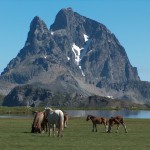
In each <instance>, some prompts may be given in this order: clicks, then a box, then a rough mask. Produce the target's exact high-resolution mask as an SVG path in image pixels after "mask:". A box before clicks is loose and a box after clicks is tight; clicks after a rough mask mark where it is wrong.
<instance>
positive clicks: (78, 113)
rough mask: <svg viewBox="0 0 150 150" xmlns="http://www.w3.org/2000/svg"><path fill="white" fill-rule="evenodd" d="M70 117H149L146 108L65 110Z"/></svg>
mask: <svg viewBox="0 0 150 150" xmlns="http://www.w3.org/2000/svg"><path fill="white" fill-rule="evenodd" d="M65 111H66V112H67V113H68V114H69V116H70V117H86V116H87V115H94V116H103V117H107V118H109V117H111V116H116V115H121V116H123V117H124V118H143V119H149V118H150V111H146V110H133V111H132V110H118V111H116V110H65ZM33 117H34V115H28V116H24V115H0V118H17V119H19V118H33Z"/></svg>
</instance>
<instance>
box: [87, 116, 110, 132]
mask: <svg viewBox="0 0 150 150" xmlns="http://www.w3.org/2000/svg"><path fill="white" fill-rule="evenodd" d="M90 119H91V121H92V123H93V129H92V131H93V132H94V128H95V132H97V126H96V125H97V124H104V126H105V131H106V132H107V119H106V118H104V117H95V116H92V115H88V116H87V118H86V121H88V120H90Z"/></svg>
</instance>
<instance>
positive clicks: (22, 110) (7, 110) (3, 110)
mask: <svg viewBox="0 0 150 150" xmlns="http://www.w3.org/2000/svg"><path fill="white" fill-rule="evenodd" d="M54 109H60V108H54ZM61 109H62V110H120V108H61ZM43 110H44V107H35V108H27V107H25V106H22V107H21V106H18V107H3V106H0V114H32V111H43ZM130 110H150V108H147V109H140V108H133V109H130Z"/></svg>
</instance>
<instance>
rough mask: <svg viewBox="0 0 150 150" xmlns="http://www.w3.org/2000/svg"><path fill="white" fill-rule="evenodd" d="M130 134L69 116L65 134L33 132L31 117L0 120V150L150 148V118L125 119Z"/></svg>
mask: <svg viewBox="0 0 150 150" xmlns="http://www.w3.org/2000/svg"><path fill="white" fill-rule="evenodd" d="M125 121H126V124H127V129H128V133H124V130H123V128H122V127H120V130H119V133H115V129H116V127H114V128H113V132H112V133H110V134H108V133H105V132H104V127H103V126H102V125H100V126H98V132H97V133H95V132H94V133H93V132H91V129H92V123H91V122H90V121H89V122H86V121H85V118H70V120H69V126H68V128H67V129H65V130H64V137H63V138H57V137H48V135H47V133H44V134H31V133H30V131H31V123H32V118H31V119H0V122H1V123H0V133H1V134H0V149H2V150H34V149H36V150H46V149H53V150H96V149H99V150H141V149H142V150H148V149H149V147H150V142H149V139H150V134H149V133H150V128H149V125H150V120H149V119H126V120H125Z"/></svg>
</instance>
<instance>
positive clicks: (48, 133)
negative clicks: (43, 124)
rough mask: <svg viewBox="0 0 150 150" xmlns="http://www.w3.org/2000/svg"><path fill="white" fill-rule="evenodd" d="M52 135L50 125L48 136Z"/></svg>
mask: <svg viewBox="0 0 150 150" xmlns="http://www.w3.org/2000/svg"><path fill="white" fill-rule="evenodd" d="M50 135H51V127H50V124H48V136H50Z"/></svg>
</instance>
